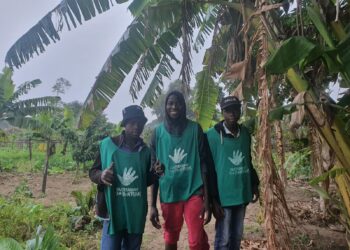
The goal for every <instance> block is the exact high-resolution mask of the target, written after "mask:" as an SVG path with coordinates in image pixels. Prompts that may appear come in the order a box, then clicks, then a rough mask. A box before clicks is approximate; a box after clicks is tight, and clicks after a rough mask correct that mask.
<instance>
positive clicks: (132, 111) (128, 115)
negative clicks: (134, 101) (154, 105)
mask: <svg viewBox="0 0 350 250" xmlns="http://www.w3.org/2000/svg"><path fill="white" fill-rule="evenodd" d="M131 119H136V120H140V121H141V122H143V123H146V122H147V118H146V117H145V114H144V113H143V110H142V108H141V107H140V106H138V105H131V106H128V107H126V108H124V109H123V120H122V123H121V125H122V126H123V127H124V126H125V124H126V123H127V122H128V121H129V120H131Z"/></svg>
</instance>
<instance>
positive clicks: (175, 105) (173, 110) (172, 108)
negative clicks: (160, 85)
mask: <svg viewBox="0 0 350 250" xmlns="http://www.w3.org/2000/svg"><path fill="white" fill-rule="evenodd" d="M183 108H184V107H183V105H182V104H181V103H180V101H179V100H178V98H177V97H176V96H175V95H171V96H169V98H168V101H167V103H166V105H165V111H166V112H167V114H168V115H169V116H170V118H171V119H177V118H179V117H180V115H181V111H182V109H183Z"/></svg>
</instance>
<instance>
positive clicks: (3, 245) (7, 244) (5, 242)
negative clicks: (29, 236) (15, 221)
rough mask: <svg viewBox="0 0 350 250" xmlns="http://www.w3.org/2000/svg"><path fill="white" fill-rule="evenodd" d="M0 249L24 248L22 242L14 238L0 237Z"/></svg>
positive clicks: (18, 249)
mask: <svg viewBox="0 0 350 250" xmlns="http://www.w3.org/2000/svg"><path fill="white" fill-rule="evenodd" d="M0 249H4V250H23V247H22V246H21V244H20V243H18V242H17V241H16V240H14V239H12V238H5V239H0Z"/></svg>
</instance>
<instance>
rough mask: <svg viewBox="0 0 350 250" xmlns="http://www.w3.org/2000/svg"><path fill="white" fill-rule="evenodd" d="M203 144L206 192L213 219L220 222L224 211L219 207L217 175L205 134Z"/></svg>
mask: <svg viewBox="0 0 350 250" xmlns="http://www.w3.org/2000/svg"><path fill="white" fill-rule="evenodd" d="M204 143H205V147H206V163H207V169H208V191H209V199H210V205H211V208H212V212H213V215H214V217H215V218H216V219H217V220H220V219H222V218H223V217H224V210H223V209H222V208H221V205H220V197H219V190H218V182H217V174H216V170H215V163H214V160H213V156H212V154H211V150H210V147H209V141H208V138H207V136H206V134H205V140H204Z"/></svg>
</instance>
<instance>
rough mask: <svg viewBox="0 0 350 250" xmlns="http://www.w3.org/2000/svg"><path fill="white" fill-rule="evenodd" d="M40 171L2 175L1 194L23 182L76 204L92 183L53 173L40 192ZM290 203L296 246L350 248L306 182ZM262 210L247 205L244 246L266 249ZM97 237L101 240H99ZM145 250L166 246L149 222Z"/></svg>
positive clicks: (48, 200)
mask: <svg viewBox="0 0 350 250" xmlns="http://www.w3.org/2000/svg"><path fill="white" fill-rule="evenodd" d="M41 178H42V177H41V175H40V174H13V173H1V174H0V195H3V196H9V195H11V194H12V193H13V192H14V190H15V188H16V187H17V186H18V185H19V184H20V183H21V182H22V181H27V184H28V186H29V188H30V189H31V191H32V192H33V195H34V198H35V200H36V201H37V202H40V203H42V204H44V205H45V206H50V205H52V204H55V203H59V202H69V203H71V204H74V199H73V197H72V196H71V195H70V193H71V191H73V190H79V191H88V190H89V189H90V188H91V186H92V184H91V182H90V180H89V179H88V177H87V176H83V177H81V178H79V180H74V175H73V174H71V173H66V174H60V175H51V176H49V177H48V180H47V191H46V195H44V196H43V195H42V194H41ZM286 194H287V195H286V198H287V203H288V206H289V208H290V210H291V213H292V214H293V216H294V217H295V218H296V219H297V222H296V223H295V224H294V226H292V227H291V233H290V238H291V240H292V244H293V248H294V249H322V250H323V249H348V247H347V243H346V240H345V231H344V229H343V227H342V226H341V225H340V224H339V223H338V222H337V221H336V220H335V219H334V218H332V217H331V216H323V215H322V213H321V212H320V210H319V208H318V196H317V194H316V193H315V192H314V191H313V190H312V188H311V187H309V186H308V185H307V184H306V183H305V182H292V181H291V182H289V186H288V188H287V191H286ZM262 222H263V209H262V207H261V206H260V205H259V204H258V203H256V204H251V205H249V206H248V209H247V214H246V219H245V229H244V240H243V242H242V249H266V238H265V236H264V230H263V224H262ZM214 227H215V219H214V218H213V219H212V221H211V222H210V223H209V225H207V226H206V227H205V229H206V231H207V233H208V237H209V241H210V242H209V243H210V246H211V248H212V246H213V240H214V235H215V229H214ZM96 240H98V239H96ZM178 245H179V249H188V243H187V229H186V227H185V226H184V228H183V230H182V233H181V236H180V240H179V244H178ZM142 249H152V250H157V249H163V238H162V232H161V230H157V229H154V228H153V227H152V226H151V224H150V223H149V222H148V221H147V224H146V228H145V234H144V238H143V247H142Z"/></svg>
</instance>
